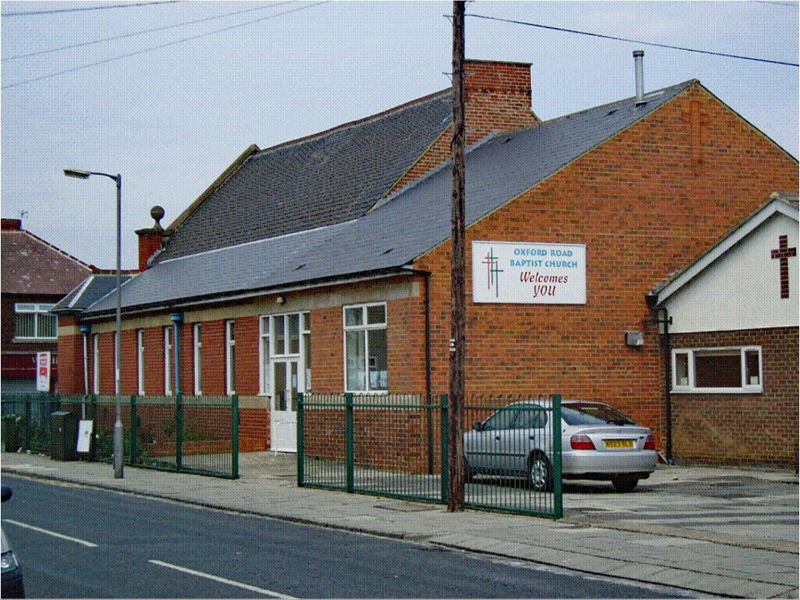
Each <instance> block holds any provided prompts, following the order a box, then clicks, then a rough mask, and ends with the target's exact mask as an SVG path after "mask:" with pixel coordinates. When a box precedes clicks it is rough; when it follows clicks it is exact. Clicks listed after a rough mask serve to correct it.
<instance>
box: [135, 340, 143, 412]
mask: <svg viewBox="0 0 800 600" xmlns="http://www.w3.org/2000/svg"><path fill="white" fill-rule="evenodd" d="M136 372H137V376H138V378H139V395H140V396H144V329H138V330H137V331H136Z"/></svg>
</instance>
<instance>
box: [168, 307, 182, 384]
mask: <svg viewBox="0 0 800 600" xmlns="http://www.w3.org/2000/svg"><path fill="white" fill-rule="evenodd" d="M169 318H170V319H171V320H172V322H173V323H174V324H175V342H174V343H173V344H172V346H173V352H174V353H175V395H176V396H180V394H181V359H180V352H179V350H180V347H179V346H178V340H179V339H180V336H179V335H178V334H179V332H180V324H181V323H183V313H182V312H177V313H172V314H171V315H170V316H169Z"/></svg>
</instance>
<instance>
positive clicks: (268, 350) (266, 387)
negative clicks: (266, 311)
mask: <svg viewBox="0 0 800 600" xmlns="http://www.w3.org/2000/svg"><path fill="white" fill-rule="evenodd" d="M259 340H260V341H259V381H260V383H259V388H258V389H259V394H261V395H264V396H268V395H270V394H271V393H272V385H271V384H272V381H271V369H270V357H280V358H286V357H296V356H300V355H301V354H302V359H303V360H302V367H301V368H304V369H305V382H304V390H305V391H306V392H309V391H311V314H310V313H308V312H302V313H289V314H282V315H263V316H262V317H261V318H260V319H259Z"/></svg>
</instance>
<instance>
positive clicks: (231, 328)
mask: <svg viewBox="0 0 800 600" xmlns="http://www.w3.org/2000/svg"><path fill="white" fill-rule="evenodd" d="M225 387H226V388H227V389H226V391H227V394H228V395H229V396H233V395H234V394H235V393H236V325H235V322H234V321H225Z"/></svg>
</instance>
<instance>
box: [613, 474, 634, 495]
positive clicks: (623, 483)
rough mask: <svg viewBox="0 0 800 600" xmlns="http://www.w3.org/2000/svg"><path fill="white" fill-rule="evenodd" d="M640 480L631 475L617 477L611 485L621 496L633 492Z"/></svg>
mask: <svg viewBox="0 0 800 600" xmlns="http://www.w3.org/2000/svg"><path fill="white" fill-rule="evenodd" d="M637 483H639V480H638V479H637V478H636V477H631V476H630V475H617V476H616V477H614V478H613V479H612V480H611V485H613V486H614V489H615V490H617V491H618V492H619V493H621V494H626V493H628V492H632V491H633V489H634V488H635V487H636V484H637Z"/></svg>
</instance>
